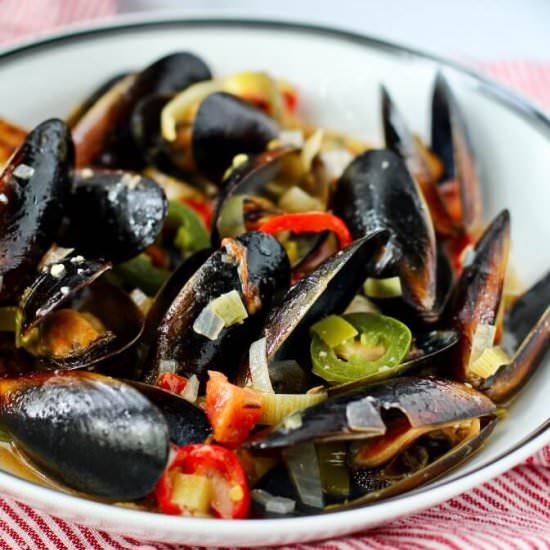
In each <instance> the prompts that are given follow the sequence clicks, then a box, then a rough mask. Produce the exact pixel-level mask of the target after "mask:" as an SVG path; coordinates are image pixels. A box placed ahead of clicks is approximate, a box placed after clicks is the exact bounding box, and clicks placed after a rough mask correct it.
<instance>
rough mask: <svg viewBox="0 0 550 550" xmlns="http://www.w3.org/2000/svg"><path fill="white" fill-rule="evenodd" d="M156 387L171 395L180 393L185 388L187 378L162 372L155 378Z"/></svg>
mask: <svg viewBox="0 0 550 550" xmlns="http://www.w3.org/2000/svg"><path fill="white" fill-rule="evenodd" d="M157 386H158V387H159V388H162V389H163V390H168V391H171V392H172V393H181V392H182V391H183V390H184V389H185V386H187V378H185V376H179V375H178V374H174V373H173V372H163V373H162V374H161V375H160V376H159V377H158V378H157Z"/></svg>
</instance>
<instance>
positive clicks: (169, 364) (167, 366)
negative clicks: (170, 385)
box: [159, 359, 178, 374]
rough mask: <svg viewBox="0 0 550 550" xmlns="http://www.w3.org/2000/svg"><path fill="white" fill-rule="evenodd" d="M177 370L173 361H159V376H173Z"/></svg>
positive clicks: (176, 364) (176, 365)
mask: <svg viewBox="0 0 550 550" xmlns="http://www.w3.org/2000/svg"><path fill="white" fill-rule="evenodd" d="M177 368H178V363H177V362H176V361H174V360H173V359H161V360H160V361H159V374H163V373H165V372H170V373H172V374H174V373H175V372H176V369H177Z"/></svg>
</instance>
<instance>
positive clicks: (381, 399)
mask: <svg viewBox="0 0 550 550" xmlns="http://www.w3.org/2000/svg"><path fill="white" fill-rule="evenodd" d="M495 410H496V406H495V405H494V404H493V402H492V401H491V400H490V399H489V398H488V397H486V396H485V395H484V394H482V393H480V392H478V391H477V390H475V389H473V388H471V387H469V386H466V385H464V384H460V383H458V382H452V381H450V380H440V379H436V378H415V377H403V378H394V379H392V380H386V381H384V382H378V383H375V384H372V385H369V386H365V387H363V388H359V389H356V390H354V391H351V392H349V393H345V394H342V395H335V396H332V397H329V398H328V399H327V400H326V401H323V402H322V403H319V404H318V405H314V406H313V407H309V408H308V409H305V410H303V411H301V412H298V413H294V414H293V415H292V416H291V417H288V419H286V420H285V421H283V422H282V423H281V424H280V425H279V426H277V427H275V428H274V430H273V431H271V432H270V433H269V434H268V435H266V436H264V437H263V438H262V439H258V440H255V441H253V442H252V443H251V444H250V446H251V447H252V448H256V449H273V448H278V447H287V446H289V445H295V444H298V443H304V442H307V441H330V440H351V439H367V438H370V437H376V436H380V435H384V434H385V433H386V423H385V415H386V414H388V413H389V412H392V411H393V412H397V413H401V414H403V415H404V416H405V419H406V421H407V422H408V425H409V427H410V429H412V430H424V429H425V428H433V429H435V428H437V427H439V426H443V425H448V424H449V423H455V422H459V421H462V420H469V419H473V418H478V417H482V416H487V415H490V414H493V413H494V412H495Z"/></svg>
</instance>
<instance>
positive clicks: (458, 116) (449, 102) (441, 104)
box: [431, 73, 483, 233]
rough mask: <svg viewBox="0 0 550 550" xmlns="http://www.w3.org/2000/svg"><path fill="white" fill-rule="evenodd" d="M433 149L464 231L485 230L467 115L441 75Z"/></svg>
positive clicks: (434, 110)
mask: <svg viewBox="0 0 550 550" xmlns="http://www.w3.org/2000/svg"><path fill="white" fill-rule="evenodd" d="M431 146H432V149H433V151H434V152H435V154H436V155H437V156H438V157H439V158H440V159H441V160H442V161H443V167H444V172H443V175H442V177H441V179H440V181H439V184H440V185H446V186H448V187H451V189H452V190H454V191H455V194H456V195H457V199H458V201H457V202H458V208H448V209H447V212H448V213H450V214H451V217H453V213H455V212H456V214H454V222H455V223H456V224H458V226H459V227H460V229H461V230H462V231H465V232H467V233H472V232H475V231H476V230H478V229H479V228H480V226H481V221H482V213H483V201H482V197H481V189H480V186H479V178H478V174H477V162H476V159H475V156H474V152H473V147H472V144H471V139H470V136H469V134H468V129H467V127H466V123H465V119H464V115H463V113H462V111H461V108H460V105H459V104H458V101H457V100H456V98H455V96H454V94H453V92H452V90H451V87H450V86H449V83H448V82H447V80H446V79H445V77H444V76H443V75H442V74H441V73H438V74H437V76H436V79H435V85H434V90H433V96H432V138H431Z"/></svg>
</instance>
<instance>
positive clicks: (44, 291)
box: [16, 254, 144, 369]
mask: <svg viewBox="0 0 550 550" xmlns="http://www.w3.org/2000/svg"><path fill="white" fill-rule="evenodd" d="M109 268H110V264H109V263H107V262H104V261H101V260H86V259H84V258H83V257H82V256H79V255H75V254H71V255H69V256H68V257H66V258H65V259H63V260H60V261H59V262H57V263H55V264H52V265H49V266H46V267H45V268H44V269H43V270H42V272H41V273H40V274H39V275H38V276H37V278H36V279H35V281H34V282H33V284H32V285H31V286H30V287H29V288H28V289H27V290H26V291H25V292H24V293H23V296H22V298H21V301H20V303H19V319H18V324H19V326H18V329H17V330H19V331H20V333H19V335H16V340H19V341H21V343H22V344H23V347H25V348H27V347H28V348H29V350H30V351H31V353H34V354H38V358H39V359H40V360H42V361H43V362H44V364H45V366H46V367H48V368H52V367H53V368H62V369H73V368H84V367H90V366H92V365H95V364H97V363H100V362H102V361H105V360H107V359H111V358H113V357H115V356H116V355H119V354H121V353H122V352H123V351H125V350H127V349H129V348H130V347H131V346H133V345H134V344H135V343H136V341H137V340H138V339H139V337H140V335H141V333H142V330H143V322H144V321H143V314H142V313H141V310H140V309H139V308H138V306H137V305H136V304H135V303H134V302H133V300H132V299H131V298H130V296H128V295H127V294H126V293H125V292H124V291H123V290H121V289H120V288H118V287H116V286H113V285H111V284H109V283H107V282H106V281H103V280H96V279H98V278H99V277H100V275H101V274H103V273H104V272H105V271H107V270H108V269H109ZM62 306H63V307H65V308H70V309H72V310H76V311H78V312H80V313H86V314H90V315H91V316H93V317H94V318H95V319H97V320H98V321H99V322H100V323H101V324H102V325H103V327H104V329H105V332H104V333H103V334H102V335H101V336H100V337H99V338H98V339H97V340H95V341H93V342H92V343H91V344H90V345H89V346H87V347H85V348H84V349H78V350H75V351H73V352H71V353H69V354H67V355H64V356H57V355H52V354H51V353H46V352H44V351H43V348H42V347H41V346H40V345H38V346H35V344H36V340H35V339H36V337H37V338H38V344H40V338H41V327H44V326H46V325H44V323H48V322H49V318H51V317H52V314H54V313H55V312H56V311H58V310H59V309H60V308H61V307H62ZM53 322H55V321H53ZM36 332H38V335H37V336H34V335H33V333H36Z"/></svg>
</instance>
